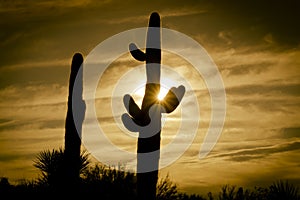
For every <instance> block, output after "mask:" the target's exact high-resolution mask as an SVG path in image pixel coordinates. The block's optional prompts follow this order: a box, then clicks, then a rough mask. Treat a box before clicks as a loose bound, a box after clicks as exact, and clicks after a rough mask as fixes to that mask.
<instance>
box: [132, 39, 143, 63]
mask: <svg viewBox="0 0 300 200" xmlns="http://www.w3.org/2000/svg"><path fill="white" fill-rule="evenodd" d="M129 51H130V53H131V55H132V56H133V57H134V58H135V59H136V60H138V61H145V60H146V54H145V53H144V52H143V51H141V50H140V49H139V48H138V47H137V46H136V44H134V43H131V44H130V45H129Z"/></svg>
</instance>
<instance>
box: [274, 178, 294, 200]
mask: <svg viewBox="0 0 300 200" xmlns="http://www.w3.org/2000/svg"><path fill="white" fill-rule="evenodd" d="M298 190H299V188H298V187H296V186H295V185H293V184H292V183H289V182H288V181H287V180H286V181H283V180H278V181H276V182H274V183H273V184H272V185H271V186H270V193H269V194H270V199H272V200H273V199H274V200H277V199H278V200H279V199H289V200H298V199H300V198H299V195H298Z"/></svg>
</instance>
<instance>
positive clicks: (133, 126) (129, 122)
mask: <svg viewBox="0 0 300 200" xmlns="http://www.w3.org/2000/svg"><path fill="white" fill-rule="evenodd" d="M121 119H122V122H123V124H124V126H125V127H126V128H127V129H128V130H129V131H131V132H139V131H140V130H141V126H139V125H138V124H137V123H136V122H135V120H134V119H133V118H132V117H130V116H129V115H128V114H127V113H124V114H123V115H122V117H121Z"/></svg>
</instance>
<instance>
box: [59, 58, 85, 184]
mask: <svg viewBox="0 0 300 200" xmlns="http://www.w3.org/2000/svg"><path fill="white" fill-rule="evenodd" d="M82 63H83V57H82V55H81V54H80V53H76V54H74V56H73V59H72V65H71V73H70V79H69V96H68V110H67V116H66V121H65V149H64V156H65V157H64V162H65V165H64V167H65V179H66V180H65V181H66V184H68V185H67V187H68V188H72V186H74V184H75V185H76V183H78V181H79V165H80V146H81V138H80V135H81V127H82V122H83V119H84V114H85V102H84V100H83V99H82V89H83V88H82V68H81V64H82ZM76 79H77V80H78V81H79V84H78V85H79V86H78V87H77V88H74V83H75V80H76ZM75 89H76V90H78V91H77V92H76V96H75V95H73V94H74V93H73V90H75ZM75 98H76V99H75ZM74 100H75V101H76V105H73V101H74ZM73 107H74V109H77V112H76V113H77V114H78V113H79V115H80V116H77V120H76V123H78V124H77V129H76V126H75V121H74V117H73Z"/></svg>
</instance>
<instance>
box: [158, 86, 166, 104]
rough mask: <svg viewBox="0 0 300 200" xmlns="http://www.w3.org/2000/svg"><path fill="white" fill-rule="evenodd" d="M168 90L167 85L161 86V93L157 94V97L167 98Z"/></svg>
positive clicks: (160, 98) (159, 98)
mask: <svg viewBox="0 0 300 200" xmlns="http://www.w3.org/2000/svg"><path fill="white" fill-rule="evenodd" d="M167 93H168V90H167V89H166V88H165V87H162V86H161V87H160V91H159V94H158V95H157V99H158V100H159V101H161V100H163V99H164V98H165V96H166V95H167Z"/></svg>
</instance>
